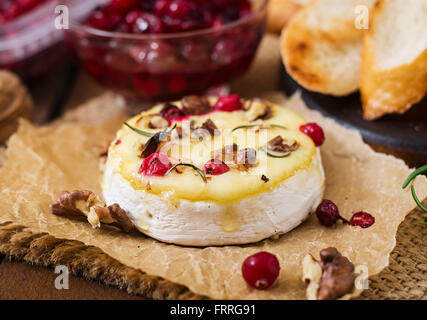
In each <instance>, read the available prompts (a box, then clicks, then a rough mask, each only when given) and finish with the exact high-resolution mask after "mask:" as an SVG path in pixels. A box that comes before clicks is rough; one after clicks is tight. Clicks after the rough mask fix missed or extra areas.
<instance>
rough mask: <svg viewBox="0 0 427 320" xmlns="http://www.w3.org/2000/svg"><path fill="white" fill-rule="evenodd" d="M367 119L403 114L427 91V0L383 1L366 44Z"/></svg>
mask: <svg viewBox="0 0 427 320" xmlns="http://www.w3.org/2000/svg"><path fill="white" fill-rule="evenodd" d="M360 86H361V88H360V89H361V96H362V103H363V109H364V117H365V118H366V119H370V120H372V119H376V118H378V117H381V116H382V115H384V114H388V113H404V112H405V111H407V110H408V109H409V108H410V107H411V106H412V105H413V104H415V103H417V102H419V101H420V100H421V99H422V98H423V97H424V96H425V95H426V93H427V1H426V0H411V1H407V0H380V1H379V2H378V4H377V5H376V6H375V9H374V10H373V16H372V24H371V28H370V30H369V31H368V32H366V34H365V37H364V44H363V58H362V74H361V84H360Z"/></svg>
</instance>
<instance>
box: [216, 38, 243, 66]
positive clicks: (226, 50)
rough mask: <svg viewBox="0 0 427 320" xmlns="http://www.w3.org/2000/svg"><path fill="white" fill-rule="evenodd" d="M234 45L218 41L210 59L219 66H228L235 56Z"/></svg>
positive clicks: (230, 42)
mask: <svg viewBox="0 0 427 320" xmlns="http://www.w3.org/2000/svg"><path fill="white" fill-rule="evenodd" d="M236 50H237V48H236V45H235V44H234V42H233V41H231V40H219V41H218V42H217V43H216V44H215V46H214V48H213V52H212V59H213V60H214V61H215V62H217V63H220V64H228V63H230V62H231V61H233V59H234V57H235V55H236Z"/></svg>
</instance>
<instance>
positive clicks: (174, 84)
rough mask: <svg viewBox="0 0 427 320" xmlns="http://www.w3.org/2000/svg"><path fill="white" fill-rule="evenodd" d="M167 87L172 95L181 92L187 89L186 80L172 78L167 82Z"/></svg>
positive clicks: (176, 77)
mask: <svg viewBox="0 0 427 320" xmlns="http://www.w3.org/2000/svg"><path fill="white" fill-rule="evenodd" d="M167 86H168V89H169V91H170V92H172V93H177V92H181V91H183V90H184V89H185V88H186V87H187V79H186V78H185V77H183V76H173V77H172V78H170V80H169V81H168V84H167Z"/></svg>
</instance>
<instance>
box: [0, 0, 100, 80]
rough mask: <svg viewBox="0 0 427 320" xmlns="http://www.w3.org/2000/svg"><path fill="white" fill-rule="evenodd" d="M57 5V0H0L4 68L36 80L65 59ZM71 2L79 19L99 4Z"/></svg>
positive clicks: (1, 64) (0, 49)
mask: <svg viewBox="0 0 427 320" xmlns="http://www.w3.org/2000/svg"><path fill="white" fill-rule="evenodd" d="M57 5H58V1H57V0H0V69H8V70H11V71H13V72H15V73H17V74H19V75H20V76H21V78H23V79H24V80H34V79H38V78H39V77H41V76H44V75H45V74H47V73H49V72H50V71H52V70H54V68H55V67H57V66H58V65H59V64H60V63H63V62H64V61H65V60H64V59H65V58H66V53H67V50H66V48H65V46H64V45H63V43H62V37H63V34H62V31H61V30H58V29H56V28H55V25H54V20H55V18H56V17H57V16H56V14H55V8H56V6H57ZM68 5H69V8H70V10H73V12H75V18H76V19H82V18H85V15H87V13H88V12H91V11H92V10H93V9H94V7H95V6H94V5H93V4H92V2H91V1H87V0H70V1H69V4H68Z"/></svg>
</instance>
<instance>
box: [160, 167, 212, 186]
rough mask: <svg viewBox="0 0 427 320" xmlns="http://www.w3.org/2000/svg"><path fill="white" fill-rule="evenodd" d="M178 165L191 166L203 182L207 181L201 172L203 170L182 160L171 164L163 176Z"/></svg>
mask: <svg viewBox="0 0 427 320" xmlns="http://www.w3.org/2000/svg"><path fill="white" fill-rule="evenodd" d="M180 166H184V167H190V168H192V169H193V170H194V171H196V172H197V173H198V174H199V175H200V176H201V177H202V179H203V181H204V183H207V182H208V180H207V179H206V176H205V174H204V173H203V171H202V170H201V169H200V168H198V167H196V166H195V165H194V164H191V163H184V162H180V163H177V164H175V165H174V166H172V168H170V169H169V170H168V171H166V173H165V176H167V175H168V174H169V173H171V172H172V171H173V170H174V169H175V168H177V167H180Z"/></svg>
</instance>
